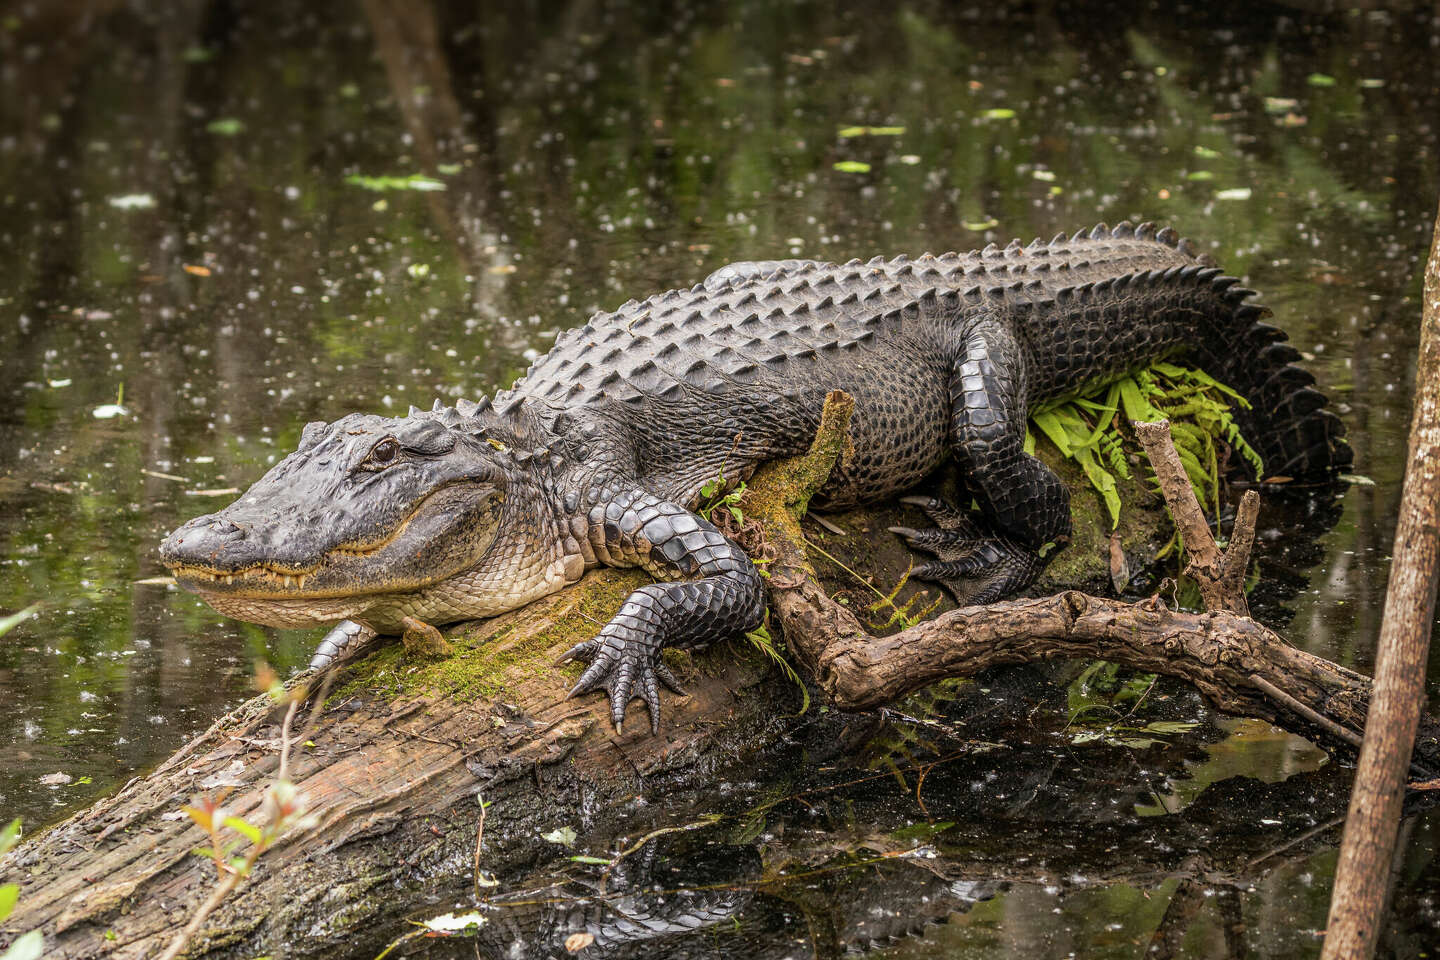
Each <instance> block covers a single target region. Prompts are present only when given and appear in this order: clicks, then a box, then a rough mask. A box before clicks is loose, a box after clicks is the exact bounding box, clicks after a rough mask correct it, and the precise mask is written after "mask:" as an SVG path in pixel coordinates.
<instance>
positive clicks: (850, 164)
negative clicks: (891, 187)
mask: <svg viewBox="0 0 1440 960" xmlns="http://www.w3.org/2000/svg"><path fill="white" fill-rule="evenodd" d="M835 169H836V170H839V171H840V172H841V173H869V172H870V164H868V163H865V162H864V161H861V160H840V161H837V162H836V163H835Z"/></svg>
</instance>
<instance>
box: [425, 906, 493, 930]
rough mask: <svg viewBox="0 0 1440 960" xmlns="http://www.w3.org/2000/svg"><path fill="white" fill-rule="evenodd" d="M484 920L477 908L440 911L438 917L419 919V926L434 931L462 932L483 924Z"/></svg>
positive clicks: (477, 927)
mask: <svg viewBox="0 0 1440 960" xmlns="http://www.w3.org/2000/svg"><path fill="white" fill-rule="evenodd" d="M486 922H487V921H486V919H485V918H484V917H483V916H481V914H480V912H479V911H478V910H471V911H470V912H469V913H459V914H457V913H442V914H441V915H440V916H438V917H431V918H430V919H429V920H423V921H421V923H420V926H422V927H424V928H425V929H426V930H433V931H434V932H435V933H446V934H449V933H464V932H465V931H466V930H469V929H471V928H475V929H479V928H480V927H483V926H485V924H486Z"/></svg>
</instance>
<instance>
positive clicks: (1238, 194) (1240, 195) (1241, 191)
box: [1215, 187, 1250, 200]
mask: <svg viewBox="0 0 1440 960" xmlns="http://www.w3.org/2000/svg"><path fill="white" fill-rule="evenodd" d="M1215 199H1216V200H1249V199H1250V188H1249V187H1231V188H1230V189H1228V190H1219V191H1216V193H1215Z"/></svg>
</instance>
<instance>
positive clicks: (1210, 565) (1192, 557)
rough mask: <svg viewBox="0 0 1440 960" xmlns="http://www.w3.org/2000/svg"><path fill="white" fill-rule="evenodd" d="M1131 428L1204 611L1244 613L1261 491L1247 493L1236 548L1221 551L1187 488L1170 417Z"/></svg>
mask: <svg viewBox="0 0 1440 960" xmlns="http://www.w3.org/2000/svg"><path fill="white" fill-rule="evenodd" d="M1134 426H1135V436H1137V437H1138V438H1139V439H1140V443H1141V445H1142V446H1144V447H1145V453H1146V455H1147V456H1148V457H1149V458H1150V465H1151V466H1152V467H1154V468H1155V478H1156V479H1157V480H1159V481H1160V492H1161V493H1163V494H1164V496H1165V505H1166V506H1168V507H1169V508H1170V516H1171V517H1172V518H1173V519H1174V520H1175V528H1176V530H1178V531H1179V533H1180V538H1181V539H1182V540H1183V541H1184V543H1185V551H1186V553H1187V554H1188V555H1189V560H1188V562H1187V563H1186V564H1185V572H1186V573H1187V574H1189V575H1190V576H1191V577H1193V578H1194V580H1195V583H1196V584H1197V585H1198V586H1199V587H1200V598H1201V600H1202V601H1203V602H1204V604H1205V609H1206V610H1208V611H1210V612H1212V613H1214V612H1217V611H1224V612H1226V613H1234V614H1238V615H1240V616H1242V617H1248V616H1249V615H1250V605H1249V604H1248V603H1247V602H1246V600H1245V572H1246V570H1247V569H1248V568H1249V565H1250V547H1251V545H1252V544H1253V543H1254V542H1255V517H1256V512H1257V511H1258V510H1259V509H1260V498H1259V494H1256V493H1255V492H1254V491H1247V492H1246V494H1245V498H1244V500H1242V501H1241V505H1240V511H1239V513H1238V514H1237V516H1236V518H1235V532H1234V534H1233V535H1232V537H1231V542H1232V544H1233V545H1234V547H1235V549H1233V550H1231V551H1226V552H1222V551H1221V550H1220V547H1219V546H1218V545H1217V544H1216V543H1215V537H1214V535H1213V534H1212V533H1211V532H1210V523H1209V521H1208V520H1206V519H1205V511H1204V510H1203V509H1202V508H1201V506H1200V501H1199V500H1198V499H1196V497H1195V488H1194V487H1192V486H1190V477H1189V475H1188V474H1186V473H1185V467H1184V466H1183V465H1182V464H1181V463H1180V455H1179V454H1178V453H1176V452H1175V442H1174V440H1172V439H1171V437H1170V421H1168V420H1160V421H1158V422H1156V423H1146V422H1143V421H1139V422H1136V423H1135V425H1134Z"/></svg>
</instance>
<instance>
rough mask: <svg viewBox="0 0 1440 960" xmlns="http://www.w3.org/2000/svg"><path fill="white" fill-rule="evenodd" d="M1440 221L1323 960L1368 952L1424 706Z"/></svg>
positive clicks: (1437, 517) (1436, 492)
mask: <svg viewBox="0 0 1440 960" xmlns="http://www.w3.org/2000/svg"><path fill="white" fill-rule="evenodd" d="M1437 553H1440V214H1437V217H1436V221H1435V233H1434V236H1433V237H1432V239H1431V244H1430V259H1429V262H1428V263H1427V264H1426V267H1425V296H1424V305H1423V306H1422V308H1421V317H1420V356H1419V362H1418V366H1417V369H1416V373H1415V412H1414V414H1413V419H1412V420H1411V423H1410V457H1409V461H1408V462H1407V464H1406V468H1405V487H1404V490H1403V492H1402V494H1401V500H1400V522H1399V524H1398V525H1397V526H1396V528H1395V549H1394V551H1393V552H1392V556H1393V557H1394V560H1392V561H1391V566H1390V583H1389V586H1388V588H1387V590H1386V593H1385V616H1384V620H1383V621H1382V622H1381V625H1380V640H1379V644H1378V646H1377V649H1376V653H1375V692H1374V695H1373V696H1372V698H1371V701H1370V714H1369V722H1368V725H1367V726H1366V733H1365V744H1364V746H1363V747H1362V748H1361V750H1360V763H1359V766H1358V767H1357V768H1356V770H1355V786H1354V790H1353V792H1352V793H1351V797H1350V813H1349V816H1348V818H1347V819H1346V822H1345V838H1344V841H1343V842H1342V843H1341V846H1340V861H1339V863H1338V865H1337V867H1336V872H1335V892H1334V894H1333V896H1332V899H1331V902H1330V923H1329V928H1328V934H1327V936H1326V938H1325V950H1324V953H1323V954H1322V956H1323V957H1324V960H1342V958H1343V960H1366V958H1369V957H1372V956H1374V955H1375V943H1376V940H1377V939H1378V937H1379V935H1380V924H1381V922H1382V921H1383V920H1384V917H1385V912H1386V911H1385V900H1386V893H1387V890H1388V889H1389V878H1390V862H1391V860H1392V859H1393V858H1394V856H1395V834H1396V831H1397V829H1398V828H1399V824H1400V807H1401V804H1402V803H1403V801H1404V795H1405V774H1406V771H1407V769H1409V768H1410V766H1411V763H1410V759H1411V744H1412V743H1415V731H1416V728H1417V726H1418V725H1419V724H1420V720H1421V711H1422V708H1423V706H1424V703H1425V667H1426V663H1427V659H1428V654H1429V649H1430V626H1431V624H1432V623H1433V622H1434V617H1435V585H1436V577H1437V574H1440V563H1437Z"/></svg>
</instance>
